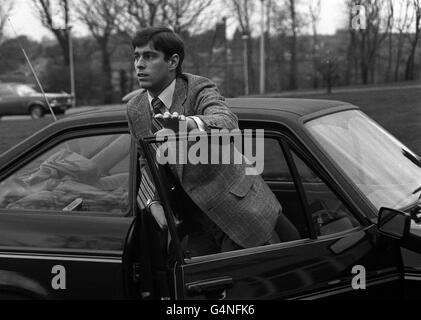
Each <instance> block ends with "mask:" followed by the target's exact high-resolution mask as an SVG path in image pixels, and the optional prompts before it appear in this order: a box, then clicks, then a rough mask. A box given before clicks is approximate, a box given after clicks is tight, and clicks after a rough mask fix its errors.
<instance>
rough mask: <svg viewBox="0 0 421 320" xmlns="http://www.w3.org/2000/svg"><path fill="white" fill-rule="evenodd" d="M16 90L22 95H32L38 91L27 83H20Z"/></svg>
mask: <svg viewBox="0 0 421 320" xmlns="http://www.w3.org/2000/svg"><path fill="white" fill-rule="evenodd" d="M16 92H17V93H18V95H20V96H30V95H32V94H34V93H37V91H36V90H35V89H33V88H31V87H29V86H25V85H18V86H16Z"/></svg>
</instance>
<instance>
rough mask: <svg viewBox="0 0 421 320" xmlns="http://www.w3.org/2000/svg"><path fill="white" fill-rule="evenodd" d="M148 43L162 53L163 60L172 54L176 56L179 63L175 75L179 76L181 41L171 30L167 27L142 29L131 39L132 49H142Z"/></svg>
mask: <svg viewBox="0 0 421 320" xmlns="http://www.w3.org/2000/svg"><path fill="white" fill-rule="evenodd" d="M148 43H150V45H151V47H152V48H154V49H155V50H158V51H161V52H163V53H164V57H165V60H166V61H168V59H169V58H171V57H172V55H173V54H178V56H179V57H180V61H179V63H178V66H177V69H176V73H177V74H181V72H182V67H181V66H182V64H183V60H184V43H183V40H181V38H180V37H179V36H178V35H177V34H176V33H175V32H174V31H172V30H171V29H169V28H167V27H151V28H145V29H142V30H140V31H138V32H136V34H135V35H134V37H133V39H132V45H133V49H134V48H136V47H143V46H146V45H147V44H148Z"/></svg>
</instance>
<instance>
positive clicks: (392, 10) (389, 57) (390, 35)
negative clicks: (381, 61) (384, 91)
mask: <svg viewBox="0 0 421 320" xmlns="http://www.w3.org/2000/svg"><path fill="white" fill-rule="evenodd" d="M388 10H389V12H388V13H389V15H390V17H391V22H390V28H389V30H388V38H389V39H388V40H389V41H388V44H389V46H388V55H387V70H386V76H385V81H386V82H389V81H390V78H391V72H392V62H393V28H394V26H395V5H394V0H388Z"/></svg>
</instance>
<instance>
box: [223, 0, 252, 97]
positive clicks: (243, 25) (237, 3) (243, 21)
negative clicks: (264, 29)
mask: <svg viewBox="0 0 421 320" xmlns="http://www.w3.org/2000/svg"><path fill="white" fill-rule="evenodd" d="M227 4H228V5H229V6H230V8H231V9H232V10H233V11H234V14H235V17H236V19H237V22H238V24H239V27H240V31H241V33H242V35H243V36H244V37H245V39H246V40H245V41H246V51H247V57H248V59H247V70H248V82H249V84H250V88H251V90H250V91H251V92H254V91H255V90H256V77H255V70H254V68H253V39H252V34H251V33H252V24H251V18H252V14H253V12H256V10H255V9H256V7H255V3H254V2H253V1H249V0H229V1H228V3H227Z"/></svg>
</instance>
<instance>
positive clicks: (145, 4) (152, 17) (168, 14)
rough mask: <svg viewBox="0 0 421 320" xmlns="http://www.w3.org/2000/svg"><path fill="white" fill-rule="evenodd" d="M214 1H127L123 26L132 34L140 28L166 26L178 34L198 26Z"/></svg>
mask: <svg viewBox="0 0 421 320" xmlns="http://www.w3.org/2000/svg"><path fill="white" fill-rule="evenodd" d="M213 1H214V0H126V1H125V5H124V6H125V9H126V10H125V11H126V12H127V14H126V17H127V18H128V19H124V21H127V23H125V24H123V25H124V26H125V27H126V29H127V28H128V29H129V30H130V32H134V31H135V30H136V29H139V28H146V27H152V26H156V25H165V26H169V27H171V28H172V29H173V30H174V31H175V32H176V33H181V32H183V31H187V30H189V29H190V28H192V27H195V26H197V25H198V24H200V23H198V22H199V21H200V18H202V15H203V12H204V11H205V10H206V9H207V8H208V7H209V6H210V5H211V4H212V2H213Z"/></svg>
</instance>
